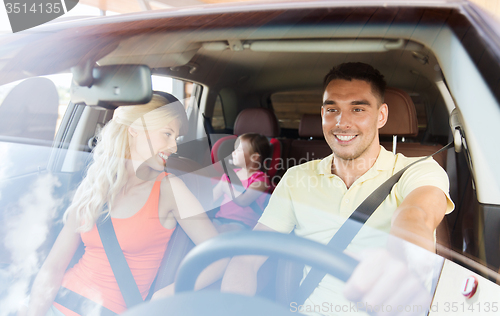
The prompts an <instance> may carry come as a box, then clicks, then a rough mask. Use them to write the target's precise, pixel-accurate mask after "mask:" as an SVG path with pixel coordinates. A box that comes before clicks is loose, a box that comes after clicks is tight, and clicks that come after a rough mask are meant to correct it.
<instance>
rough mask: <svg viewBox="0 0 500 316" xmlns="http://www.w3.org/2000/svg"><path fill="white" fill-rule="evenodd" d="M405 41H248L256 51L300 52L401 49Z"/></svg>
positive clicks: (358, 51) (355, 51)
mask: <svg viewBox="0 0 500 316" xmlns="http://www.w3.org/2000/svg"><path fill="white" fill-rule="evenodd" d="M404 46H405V41H404V40H402V39H399V40H380V39H345V40H325V41H315V40H299V41H295V40H286V41H258V42H252V43H250V49H251V50H252V51H256V52H300V53H364V52H386V51H389V50H394V49H402V48H404Z"/></svg>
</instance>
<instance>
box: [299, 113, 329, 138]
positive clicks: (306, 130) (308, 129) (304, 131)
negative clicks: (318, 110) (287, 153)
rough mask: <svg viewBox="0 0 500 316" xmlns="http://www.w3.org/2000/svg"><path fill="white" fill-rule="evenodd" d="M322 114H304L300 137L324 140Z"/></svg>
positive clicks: (301, 120)
mask: <svg viewBox="0 0 500 316" xmlns="http://www.w3.org/2000/svg"><path fill="white" fill-rule="evenodd" d="M321 125H322V122H321V114H304V115H302V118H301V119H300V125H299V136H300V137H314V138H323V128H322V127H321Z"/></svg>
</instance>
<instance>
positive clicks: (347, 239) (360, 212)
mask: <svg viewBox="0 0 500 316" xmlns="http://www.w3.org/2000/svg"><path fill="white" fill-rule="evenodd" d="M451 147H453V142H451V143H449V144H448V145H446V146H445V147H443V148H441V149H440V150H438V151H436V152H435V153H433V154H431V155H429V156H427V157H424V158H422V159H419V160H417V161H415V162H413V163H411V164H409V165H408V166H406V167H405V168H403V169H401V170H400V171H399V172H398V173H396V174H394V175H393V176H392V177H390V178H389V179H387V181H385V182H384V183H382V184H381V185H380V186H379V187H378V188H376V189H375V191H373V192H372V193H371V194H370V195H369V196H368V197H367V198H366V199H365V200H364V201H363V202H362V203H361V204H360V205H359V206H358V207H357V208H356V210H355V211H354V212H353V213H352V214H351V216H349V218H348V219H347V220H346V221H345V222H344V224H343V225H342V226H341V227H340V228H339V230H338V231H337V233H336V234H335V235H333V237H332V239H330V241H329V242H328V244H327V246H328V247H330V248H332V249H335V250H336V251H340V252H342V251H344V250H345V249H346V248H347V246H349V244H350V243H351V241H352V240H353V239H354V237H355V236H356V235H357V234H358V232H359V230H360V229H361V228H362V227H363V225H364V224H365V223H366V221H367V220H368V219H369V218H370V216H371V215H372V214H373V213H374V212H375V210H376V209H377V208H378V207H379V205H380V204H382V202H383V201H384V200H385V199H386V197H387V196H388V195H389V193H390V192H391V190H392V187H393V186H394V185H395V184H396V183H397V182H398V181H399V179H400V178H401V176H402V175H403V173H404V172H405V171H406V170H407V169H408V168H410V167H411V166H413V165H415V164H417V163H419V162H421V161H424V160H426V159H428V158H430V157H432V156H434V155H436V154H438V153H440V152H442V151H444V150H446V149H448V148H451ZM325 275H326V272H323V271H321V270H318V269H315V268H311V270H310V271H309V273H308V274H307V275H306V278H305V279H304V281H303V282H302V284H301V285H300V286H299V288H298V289H297V291H296V292H295V295H294V296H293V299H294V302H296V303H297V304H303V303H304V302H305V301H306V299H307V298H308V297H309V296H310V295H311V294H312V292H313V291H314V289H315V288H316V287H317V286H318V284H319V282H321V280H322V279H323V278H324V277H325Z"/></svg>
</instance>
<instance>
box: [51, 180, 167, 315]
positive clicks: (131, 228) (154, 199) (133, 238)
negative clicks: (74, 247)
mask: <svg viewBox="0 0 500 316" xmlns="http://www.w3.org/2000/svg"><path fill="white" fill-rule="evenodd" d="M165 175H166V174H165V173H162V174H160V175H159V176H158V178H156V181H155V184H154V185H153V189H152V190H151V193H150V195H149V198H148V200H147V201H146V204H145V205H144V206H143V207H142V208H141V209H140V210H139V211H138V212H137V213H135V214H134V215H132V216H131V217H128V218H112V219H111V220H112V222H113V227H114V229H115V232H116V237H117V239H118V242H119V244H120V247H121V248H122V251H123V254H124V255H125V259H126V260H127V263H128V266H129V267H130V270H131V271H132V275H133V276H134V279H135V282H136V283H137V286H138V287H139V291H140V292H141V295H142V298H143V299H144V298H146V296H147V295H148V292H149V289H150V287H151V284H152V282H153V280H154V278H155V276H156V273H157V271H158V268H159V266H160V263H161V260H162V258H163V254H164V253H165V250H166V248H167V244H168V241H169V240H170V236H171V235H172V233H173V232H174V229H175V228H172V229H166V228H164V227H163V226H162V224H161V223H160V219H159V217H158V203H159V198H160V185H161V180H162V179H163V177H165ZM81 237H82V241H83V243H84V245H85V253H84V254H83V257H82V258H81V259H80V261H79V262H78V263H77V264H76V265H75V266H74V267H73V268H71V269H69V270H68V271H67V272H66V274H65V275H64V278H63V282H62V286H64V287H66V288H68V289H70V290H72V291H74V292H76V293H78V294H80V295H83V296H85V297H87V298H89V299H91V300H93V301H94V302H96V303H99V304H101V305H103V306H104V307H106V308H108V309H110V310H112V311H113V312H115V313H118V314H119V313H122V312H124V311H125V310H126V308H127V307H126V305H125V302H124V300H123V296H122V294H121V292H120V289H119V287H118V284H117V283H116V279H115V277H114V275H113V271H112V270H111V266H110V265H109V261H108V258H107V257H106V253H105V251H104V248H103V246H102V242H101V239H100V237H99V232H98V231H97V227H96V226H95V225H94V227H93V228H92V230H91V231H89V232H84V233H82V234H81ZM54 305H55V306H56V307H57V308H58V309H59V310H60V311H61V312H63V313H64V314H65V315H71V316H72V315H78V314H77V313H75V312H73V311H71V310H69V309H67V308H65V307H63V306H61V305H59V304H57V303H54ZM89 314H90V311H89Z"/></svg>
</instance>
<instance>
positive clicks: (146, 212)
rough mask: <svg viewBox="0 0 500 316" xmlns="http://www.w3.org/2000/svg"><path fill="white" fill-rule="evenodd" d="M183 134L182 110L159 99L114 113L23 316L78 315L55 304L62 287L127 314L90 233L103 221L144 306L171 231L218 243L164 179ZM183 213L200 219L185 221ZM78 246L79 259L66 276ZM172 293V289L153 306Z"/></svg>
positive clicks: (187, 198) (213, 269)
mask: <svg viewBox="0 0 500 316" xmlns="http://www.w3.org/2000/svg"><path fill="white" fill-rule="evenodd" d="M186 128H187V117H186V113H185V110H184V107H183V106H182V104H181V103H180V102H174V103H170V104H169V103H168V101H167V100H166V99H165V98H163V97H161V96H158V95H153V98H152V100H151V101H150V102H149V103H148V104H146V105H137V106H122V107H120V108H118V109H117V110H116V111H115V114H114V117H113V119H112V120H111V121H109V122H108V123H107V124H106V126H105V127H104V128H103V129H102V132H101V133H100V135H99V141H98V143H97V146H96V147H95V149H94V157H93V163H92V164H91V165H90V167H89V168H88V171H87V175H86V177H85V178H84V179H83V181H82V183H81V184H80V186H79V187H78V189H77V191H76V194H75V197H74V199H73V202H72V204H71V205H70V206H69V208H68V209H67V210H66V212H65V214H64V223H65V224H64V227H63V229H62V231H61V232H60V234H59V236H58V238H57V240H56V242H55V243H54V245H53V247H52V249H51V251H50V253H49V255H48V257H47V259H46V260H45V262H44V264H43V266H42V268H41V270H40V271H39V273H38V275H37V277H36V279H35V282H34V284H33V288H32V291H31V297H30V305H29V310H28V315H78V314H77V313H75V312H74V311H72V310H70V309H68V308H66V307H64V306H62V305H60V304H58V303H56V302H54V298H55V297H56V294H57V293H58V291H59V290H60V288H61V286H62V287H64V288H66V289H69V290H71V291H73V292H75V293H77V294H79V295H81V296H83V297H84V298H85V299H90V300H92V301H94V302H96V303H98V304H101V305H102V306H103V307H105V308H107V309H109V310H111V311H113V312H115V313H122V312H123V311H125V310H126V305H125V302H124V299H123V296H122V294H121V292H120V289H119V287H118V284H117V282H116V279H115V277H114V275H113V272H112V270H111V267H110V265H109V261H108V259H107V257H106V254H105V252H104V248H103V246H102V243H101V240H100V237H99V233H98V231H97V228H96V222H98V221H99V220H100V219H99V218H100V217H101V216H106V217H111V220H112V223H113V226H114V229H115V232H116V235H117V239H118V241H119V243H120V246H121V248H122V250H123V253H124V255H125V258H126V260H127V262H128V265H129V267H130V270H131V271H132V275H133V276H134V279H135V282H136V283H137V286H138V288H139V291H140V293H141V295H142V298H143V299H144V298H145V297H146V296H147V294H148V291H149V289H150V287H151V284H152V282H153V280H154V278H155V276H156V273H157V270H158V268H159V265H160V262H161V260H162V257H163V254H164V252H165V249H166V247H167V244H168V241H169V239H170V236H171V235H172V233H173V231H174V229H175V227H176V225H177V223H178V224H180V226H181V227H182V229H184V231H185V232H186V233H187V235H188V236H189V237H190V238H191V239H192V241H193V242H194V243H195V244H199V243H201V242H203V241H205V240H207V239H209V238H211V237H214V236H215V235H217V231H216V229H215V228H214V226H213V225H212V223H211V222H210V220H209V219H208V217H207V216H206V215H205V213H204V212H203V210H202V209H201V205H200V204H199V202H198V200H197V199H196V198H195V197H194V196H193V195H192V193H191V192H190V191H189V190H188V189H187V188H186V186H185V185H184V183H183V182H182V181H181V180H180V179H178V178H176V177H175V176H172V175H168V174H166V173H165V172H164V168H165V164H166V162H167V160H168V159H169V158H168V157H169V156H170V155H171V154H173V153H175V152H176V151H177V145H176V138H177V137H178V136H180V135H181V134H183V133H185V132H186ZM189 213H191V214H193V213H194V214H200V215H196V217H188V215H186V214H189ZM82 241H83V243H84V245H85V253H84V254H83V257H82V258H81V259H80V261H79V262H78V263H77V264H76V265H75V266H74V267H72V268H71V269H69V270H67V271H66V269H67V267H68V264H69V262H70V260H71V258H72V257H73V255H74V253H75V251H76V249H77V248H78V246H79V244H80V243H81V242H82ZM224 267H225V262H219V263H215V264H213V265H212V266H210V267H209V269H207V270H205V272H204V273H202V274H201V275H200V278H198V281H197V283H196V288H201V287H204V286H206V285H208V284H210V283H212V282H213V281H215V280H217V279H218V278H219V277H220V276H221V275H222V273H223V269H224ZM208 270H209V271H208ZM172 293H173V284H171V285H169V286H167V287H165V288H163V289H161V290H159V291H158V292H156V293H155V294H154V296H153V298H157V297H160V296H166V295H169V294H172Z"/></svg>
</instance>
